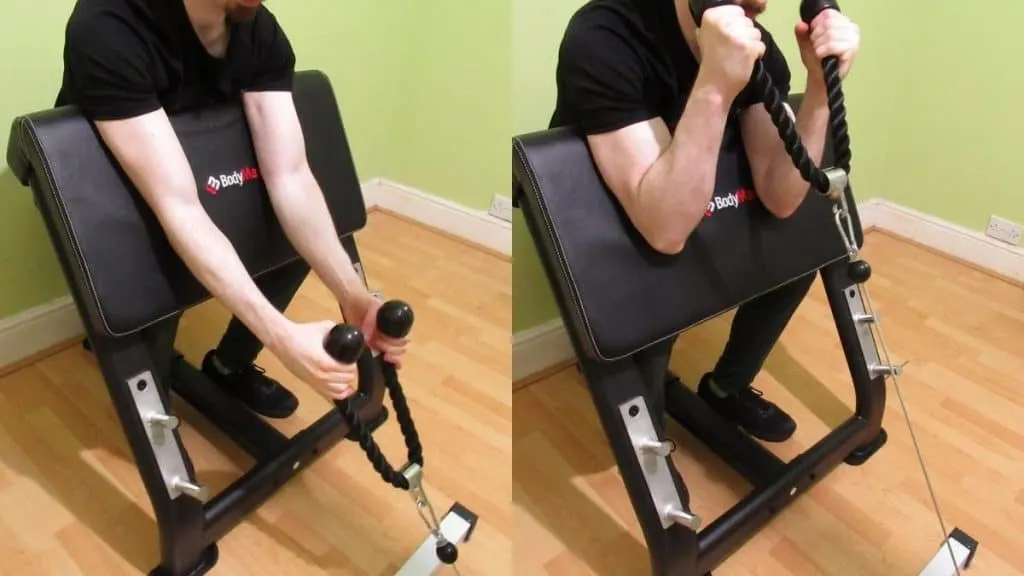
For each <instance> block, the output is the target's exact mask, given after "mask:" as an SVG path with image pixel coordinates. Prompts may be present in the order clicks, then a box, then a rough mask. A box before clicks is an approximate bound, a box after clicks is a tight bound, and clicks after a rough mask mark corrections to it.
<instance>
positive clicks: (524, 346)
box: [512, 318, 575, 382]
mask: <svg viewBox="0 0 1024 576" xmlns="http://www.w3.org/2000/svg"><path fill="white" fill-rule="evenodd" d="M574 354H575V352H573V349H572V343H571V342H569V335H568V334H566V332H565V326H564V325H563V324H562V320H561V319H559V318H555V319H554V320H551V321H549V322H545V323H543V324H541V325H539V326H534V327H533V328H528V329H526V330H522V331H520V332H516V333H515V334H514V335H513V336H512V381H513V382H518V381H519V380H522V379H523V378H527V377H529V376H532V375H534V374H537V373H538V372H540V371H542V370H545V369H547V368H550V367H551V366H555V365H557V364H561V363H563V362H566V361H568V360H571V359H572V358H573V356H574Z"/></svg>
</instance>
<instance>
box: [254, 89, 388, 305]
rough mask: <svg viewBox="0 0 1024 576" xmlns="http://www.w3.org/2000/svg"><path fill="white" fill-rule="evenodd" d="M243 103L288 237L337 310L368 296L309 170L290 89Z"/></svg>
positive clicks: (261, 166) (264, 93)
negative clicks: (330, 296)
mask: <svg viewBox="0 0 1024 576" xmlns="http://www.w3.org/2000/svg"><path fill="white" fill-rule="evenodd" d="M243 103H244V107H245V112H246V117H247V120H248V122H249V129H250V131H251V133H252V138H253V144H254V147H255V149H256V158H257V162H258V164H259V166H260V172H261V173H262V174H263V180H264V182H265V183H266V185H267V190H268V193H269V195H270V200H271V203H272V204H273V207H274V212H275V214H276V215H277V218H278V220H279V221H280V222H281V227H282V228H283V229H284V232H285V234H286V235H287V236H288V239H289V240H290V241H291V243H292V245H293V246H294V247H295V249H296V250H297V251H298V252H299V254H301V255H302V257H303V258H304V259H305V260H306V262H308V263H309V265H310V267H311V268H313V270H314V271H315V272H316V274H317V275H318V276H319V277H320V279H321V280H323V281H324V283H325V284H326V285H327V287H328V288H329V289H330V290H331V292H332V293H333V294H334V295H335V298H337V299H338V302H339V303H341V305H342V308H346V307H347V305H348V304H349V303H351V302H353V301H355V300H357V299H361V298H369V297H370V295H369V293H368V292H367V290H366V286H365V285H364V284H363V281H362V279H361V278H360V277H359V275H358V274H357V273H356V271H355V268H354V267H353V265H352V260H351V259H350V258H349V256H348V253H347V252H346V251H345V249H344V248H343V247H342V245H341V241H340V240H339V239H338V234H337V232H336V229H335V227H334V222H333V221H332V219H331V213H330V211H329V210H328V209H327V202H326V201H325V200H324V195H323V192H322V191H321V190H320V185H319V183H317V181H316V178H315V177H314V176H313V172H312V171H311V170H310V167H309V163H308V161H307V159H306V146H305V140H304V138H303V135H302V127H301V126H300V125H299V118H298V114H297V112H296V110H295V104H294V101H293V100H292V95H291V93H290V92H287V91H265V92H247V93H245V94H244V95H243Z"/></svg>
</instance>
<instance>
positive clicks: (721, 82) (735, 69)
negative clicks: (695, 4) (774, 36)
mask: <svg viewBox="0 0 1024 576" xmlns="http://www.w3.org/2000/svg"><path fill="white" fill-rule="evenodd" d="M697 42H698V44H699V45H700V55H701V64H700V73H699V74H700V76H701V78H699V80H706V81H707V82H708V83H710V84H711V85H713V86H715V87H716V88H718V89H720V90H721V91H722V96H723V97H724V99H725V101H727V102H731V101H732V100H733V98H735V97H736V95H737V94H739V93H740V91H741V90H743V88H744V87H746V85H747V84H748V83H750V75H751V73H752V72H753V70H754V62H756V61H757V59H758V58H760V57H762V56H764V53H765V49H766V48H765V44H764V42H763V41H762V40H761V31H760V30H758V29H757V28H756V27H755V26H754V21H753V20H751V19H750V18H747V16H746V13H744V12H743V8H741V7H739V6H733V5H729V6H721V7H719V8H713V9H711V10H708V11H707V12H706V13H705V14H704V20H703V24H702V25H701V28H700V30H699V31H698V33H697Z"/></svg>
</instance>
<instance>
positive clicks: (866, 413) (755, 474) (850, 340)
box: [513, 133, 892, 576]
mask: <svg viewBox="0 0 1024 576" xmlns="http://www.w3.org/2000/svg"><path fill="white" fill-rule="evenodd" d="M521 138H528V139H535V140H537V141H544V140H545V137H544V136H543V133H535V134H530V135H526V136H522V137H521ZM514 146H525V144H523V143H522V142H520V141H519V138H516V139H514ZM519 157H520V158H523V155H522V154H520V155H519ZM523 161H526V160H523ZM524 171H527V170H525V169H524ZM518 175H519V173H518V172H517V174H516V181H515V182H514V185H513V187H514V190H513V199H514V201H515V204H516V206H517V207H520V208H522V212H523V216H524V221H525V222H526V226H527V229H528V231H529V233H530V236H531V238H532V240H533V243H534V246H535V248H536V251H537V254H538V257H539V259H540V262H541V266H542V268H543V270H544V271H545V276H546V279H547V281H548V285H549V287H550V289H551V291H552V293H553V295H554V297H555V301H556V303H557V306H558V309H559V312H560V314H561V317H562V318H563V319H564V320H566V321H565V322H564V324H565V327H566V332H567V333H568V336H569V339H570V341H571V342H572V346H573V349H574V351H575V354H576V358H577V361H578V365H579V370H580V372H581V374H582V375H583V377H584V379H585V381H586V384H587V387H588V389H589V391H590V395H591V399H592V400H593V403H594V406H595V408H596V411H597V414H598V416H599V419H600V421H601V425H602V427H603V429H604V432H605V435H606V437H607V439H608V442H609V444H610V447H611V450H612V453H613V455H614V458H615V462H616V464H617V467H618V469H619V473H620V475H621V477H622V480H623V483H624V484H625V487H626V491H627V493H628V495H629V498H630V501H631V504H632V507H633V510H634V513H635V514H636V517H637V519H638V521H639V523H640V527H641V530H642V533H643V536H644V539H645V541H646V544H647V549H648V552H649V555H650V564H651V571H652V574H654V575H655V576H694V575H697V574H709V573H710V572H711V570H713V569H714V568H716V567H717V566H719V565H720V564H721V563H722V562H723V561H724V560H725V559H726V558H728V557H729V556H730V555H731V554H732V553H733V552H735V551H736V550H737V549H739V548H740V547H742V546H743V544H745V543H746V542H747V541H749V540H750V539H751V538H752V537H753V536H754V535H755V534H756V533H757V532H758V531H759V530H760V529H761V528H762V527H763V526H765V525H766V524H767V523H768V522H769V521H770V520H771V519H772V518H773V517H775V516H776V515H777V514H778V513H779V512H780V511H781V510H783V509H784V508H785V507H786V506H789V505H790V504H792V503H793V502H794V501H796V499H797V498H798V497H799V496H800V495H802V494H804V493H805V492H807V491H808V490H809V489H810V488H811V487H812V486H813V485H814V484H816V483H817V482H819V481H821V479H822V478H824V477H825V476H826V475H827V474H829V473H830V472H831V471H832V470H833V469H835V468H836V467H837V466H839V465H840V464H841V463H843V462H845V463H846V464H848V465H851V466H859V465H861V464H863V463H864V462H866V461H867V460H868V458H870V457H871V456H872V455H873V454H874V453H875V452H877V451H878V450H879V449H880V448H881V447H882V446H883V445H884V444H885V442H886V439H887V435H886V432H885V430H884V429H883V428H882V416H883V412H884V409H885V398H886V390H885V381H886V377H887V376H888V375H889V374H890V373H891V371H892V367H890V366H887V365H883V364H882V362H881V359H880V357H879V353H878V349H877V347H876V344H875V339H874V335H873V331H872V324H873V323H874V318H872V317H871V316H869V315H867V314H866V305H865V303H864V299H863V294H862V290H861V287H860V285H859V284H858V283H857V282H855V281H854V280H853V279H851V277H850V270H849V268H850V266H849V261H848V260H847V259H845V258H840V259H837V260H834V261H832V262H831V263H828V264H826V265H824V266H823V267H821V268H820V269H819V270H818V272H819V273H820V275H821V278H822V280H823V282H824V287H825V292H826V294H827V297H828V302H829V305H830V307H831V310H832V314H833V317H834V320H835V325H836V329H837V331H838V335H839V340H840V344H841V345H842V349H843V352H844V354H845V357H846V360H847V363H848V365H849V370H850V376H851V378H852V382H853V387H854V391H855V394H856V408H855V411H854V413H853V414H852V415H851V416H850V417H849V418H848V419H847V420H846V421H845V422H843V423H842V424H840V425H839V426H838V427H836V428H835V429H834V430H832V431H831V432H829V433H828V434H827V435H826V436H824V437H823V438H822V439H820V440H819V441H818V442H817V443H815V444H814V445H813V446H811V447H810V448H809V449H807V450H806V451H805V452H804V453H802V454H801V455H799V456H798V457H796V458H794V459H793V460H792V461H791V462H788V463H787V462H783V461H782V460H781V459H779V458H778V457H777V456H775V455H774V454H772V453H771V452H769V451H768V450H767V449H766V448H764V446H762V445H761V444H759V443H758V442H757V441H755V440H754V439H752V438H751V437H750V436H748V435H747V434H745V433H744V432H742V431H741V430H740V429H739V428H737V427H736V426H735V425H732V424H730V423H728V422H726V421H725V420H724V419H723V418H721V417H720V416H718V414H717V413H715V412H713V411H712V410H711V409H710V408H709V407H708V406H707V405H706V403H704V401H703V400H701V399H700V398H699V397H698V396H697V395H696V394H695V393H694V392H693V391H691V390H690V389H688V388H685V387H683V386H669V387H667V389H666V410H667V412H668V415H670V416H671V417H672V418H673V419H674V420H676V421H677V422H678V423H679V424H681V425H682V426H683V427H684V428H686V429H687V430H688V431H689V432H690V433H692V434H693V435H694V436H695V437H696V438H697V439H699V440H700V441H702V442H703V443H704V444H706V445H707V446H708V447H709V448H710V449H711V450H712V451H713V452H715V453H716V454H717V455H718V456H719V457H720V458H722V460H723V461H725V462H726V463H727V464H729V465H730V466H731V467H732V468H733V469H735V470H736V471H737V472H738V473H739V474H740V475H741V476H743V477H744V478H745V479H746V480H747V481H748V482H750V484H751V485H752V486H753V490H752V491H751V492H750V493H749V494H747V495H746V497H744V498H743V499H741V500H740V501H739V502H738V503H737V504H736V505H734V506H733V507H732V508H731V509H729V510H728V511H726V512H725V513H724V514H722V515H721V516H720V517H719V518H717V519H716V520H715V521H714V522H712V523H711V524H710V525H708V526H706V527H705V528H703V529H701V524H702V521H701V519H700V518H699V517H697V516H696V515H694V514H693V513H692V512H691V511H690V510H689V491H688V490H687V487H686V484H685V481H684V479H683V477H682V475H681V474H680V473H679V471H678V470H677V469H676V467H675V466H674V465H673V463H672V460H671V449H670V448H669V446H671V443H670V441H668V440H667V439H666V438H664V437H663V436H664V433H663V432H660V431H659V430H660V429H661V425H660V423H656V422H655V421H654V419H652V418H651V416H650V406H649V405H648V403H647V401H646V397H645V391H644V384H643V380H642V377H641V374H640V373H639V371H638V369H637V366H636V364H635V363H634V362H633V359H632V357H626V358H623V359H618V360H610V361H608V360H603V359H600V358H597V357H595V355H593V354H592V353H591V347H590V346H588V345H586V343H587V335H586V334H583V333H582V332H581V329H580V328H579V327H578V326H577V324H576V323H574V322H571V321H568V319H570V318H572V317H573V316H572V314H573V308H572V306H571V305H570V303H569V301H568V298H569V296H568V295H567V293H566V290H565V289H564V288H563V284H562V283H560V282H558V274H559V273H560V270H561V265H562V264H561V263H560V262H559V261H558V258H557V255H555V254H551V253H549V252H548V250H547V248H546V247H545V243H544V241H543V239H544V238H545V235H546V234H549V231H550V230H551V226H552V222H550V221H548V220H547V219H546V217H545V211H544V209H543V208H542V207H541V206H540V205H539V203H540V202H542V201H541V200H538V199H537V193H536V192H535V191H534V190H532V188H531V189H529V190H528V189H527V187H530V186H532V185H533V184H532V183H530V182H526V181H523V180H521V179H520V178H519V177H518ZM522 178H527V177H526V176H523V177H522ZM740 304H741V303H740ZM737 305H739V304H737ZM722 312H723V313H724V312H726V311H724V310H723V311H722Z"/></svg>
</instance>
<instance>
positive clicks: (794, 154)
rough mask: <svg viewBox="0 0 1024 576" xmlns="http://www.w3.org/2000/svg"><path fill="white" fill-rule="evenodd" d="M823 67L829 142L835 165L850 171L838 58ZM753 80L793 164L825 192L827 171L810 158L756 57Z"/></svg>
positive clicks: (826, 188)
mask: <svg viewBox="0 0 1024 576" xmlns="http://www.w3.org/2000/svg"><path fill="white" fill-rule="evenodd" d="M822 68H823V71H824V78H825V86H826V88H827V90H828V106H829V131H830V134H831V136H832V146H833V148H834V150H835V166H836V167H838V168H841V169H842V170H843V171H844V172H846V173H847V174H849V173H850V158H851V153H850V132H849V130H848V128H847V124H846V103H845V98H844V96H843V87H842V82H841V80H840V78H839V60H838V59H837V58H835V57H834V56H832V57H829V58H826V59H825V60H824V61H823V63H822ZM753 75H754V83H755V85H756V87H757V91H758V93H759V95H760V96H761V102H762V103H763V104H764V107H765V110H767V111H768V114H769V116H771V119H772V123H773V124H775V127H776V129H777V130H778V132H779V138H780V139H781V140H782V144H783V147H784V148H785V149H786V153H787V154H789V157H790V159H792V160H793V166H795V167H796V169H797V170H799V171H800V175H801V176H802V177H803V179H804V180H806V181H807V183H809V184H810V185H811V186H812V187H813V188H814V189H815V190H817V191H818V192H819V193H821V194H827V193H828V192H829V190H830V188H831V185H830V184H829V180H828V175H826V174H825V172H824V170H822V169H821V168H819V167H818V166H816V165H815V164H814V161H813V160H811V157H810V154H809V153H808V152H807V148H806V147H805V146H804V144H803V141H802V140H801V138H800V133H799V132H797V130H796V123H795V122H794V121H793V118H792V117H791V116H790V115H789V111H788V110H787V109H786V106H785V104H786V103H785V102H783V101H782V95H781V94H779V91H778V89H777V88H776V87H775V84H774V83H773V82H772V78H771V76H769V75H768V71H767V70H765V67H764V63H763V62H762V61H760V60H758V61H757V62H756V63H755V64H754V74H753Z"/></svg>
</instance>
